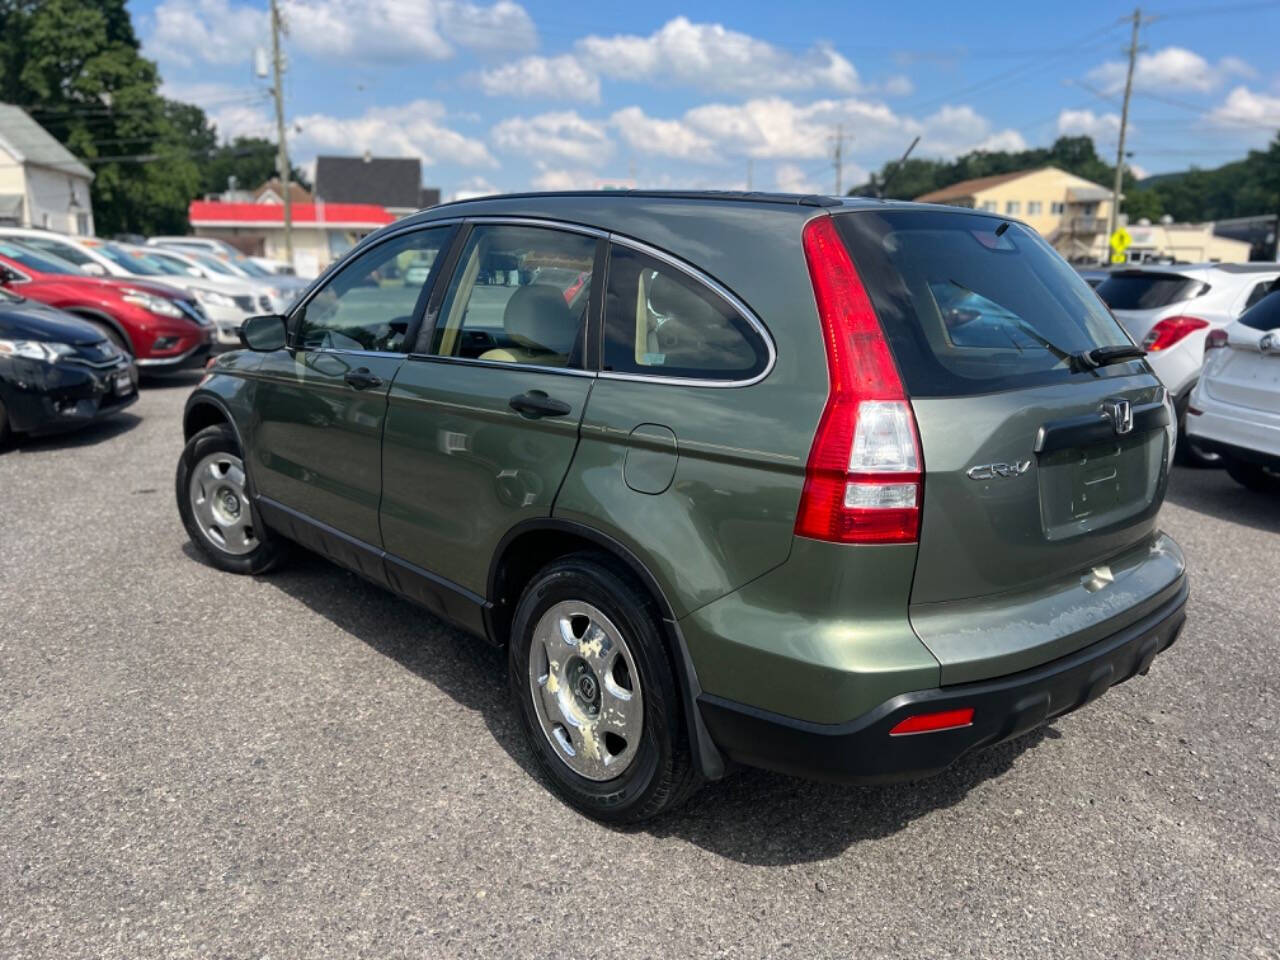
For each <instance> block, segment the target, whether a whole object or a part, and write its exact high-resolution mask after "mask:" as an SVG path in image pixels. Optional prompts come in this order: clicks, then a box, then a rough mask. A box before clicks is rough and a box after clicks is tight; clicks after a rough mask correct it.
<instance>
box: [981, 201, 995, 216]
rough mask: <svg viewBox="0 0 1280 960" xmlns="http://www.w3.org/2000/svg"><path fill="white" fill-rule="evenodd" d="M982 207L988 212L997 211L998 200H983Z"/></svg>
mask: <svg viewBox="0 0 1280 960" xmlns="http://www.w3.org/2000/svg"><path fill="white" fill-rule="evenodd" d="M982 209H983V210H984V211H985V212H987V213H995V212H996V209H997V206H996V202H995V201H994V200H984V201H982Z"/></svg>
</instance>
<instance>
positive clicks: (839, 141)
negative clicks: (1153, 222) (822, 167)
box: [827, 123, 844, 197]
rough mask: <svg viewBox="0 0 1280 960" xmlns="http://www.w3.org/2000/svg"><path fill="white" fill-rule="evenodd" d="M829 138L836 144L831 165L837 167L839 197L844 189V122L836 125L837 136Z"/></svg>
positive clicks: (837, 194) (837, 191)
mask: <svg viewBox="0 0 1280 960" xmlns="http://www.w3.org/2000/svg"><path fill="white" fill-rule="evenodd" d="M827 139H828V140H830V141H832V142H833V143H834V144H835V151H834V152H833V154H832V157H831V165H832V166H833V167H835V168H836V193H835V195H836V196H837V197H840V196H843V195H844V191H843V190H842V189H841V187H843V186H844V124H843V123H842V124H840V125H839V126H837V127H836V132H835V136H832V137H828V138H827Z"/></svg>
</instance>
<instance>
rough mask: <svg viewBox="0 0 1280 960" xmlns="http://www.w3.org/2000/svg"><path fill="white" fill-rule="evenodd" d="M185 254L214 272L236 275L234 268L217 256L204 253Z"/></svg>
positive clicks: (223, 274) (229, 275) (227, 275)
mask: <svg viewBox="0 0 1280 960" xmlns="http://www.w3.org/2000/svg"><path fill="white" fill-rule="evenodd" d="M187 256H189V257H190V258H191V259H192V260H194V261H195V262H196V263H198V264H200V265H201V266H202V267H205V268H206V269H209V270H212V271H213V272H214V273H217V274H221V275H222V276H224V277H234V276H235V275H236V272H235V271H234V270H232V269H231V268H230V267H228V266H227V265H226V264H225V263H223V262H222V261H221V260H219V259H218V258H217V257H213V256H210V255H208V254H206V253H188V254H187Z"/></svg>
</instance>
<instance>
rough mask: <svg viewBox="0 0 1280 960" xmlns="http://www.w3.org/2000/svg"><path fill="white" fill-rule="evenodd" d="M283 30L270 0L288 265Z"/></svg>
mask: <svg viewBox="0 0 1280 960" xmlns="http://www.w3.org/2000/svg"><path fill="white" fill-rule="evenodd" d="M283 30H284V26H283V24H282V23H281V22H280V4H279V3H278V2H277V0H271V64H272V68H273V71H274V77H273V81H272V86H273V88H274V90H273V92H274V93H275V98H276V139H277V143H278V148H277V149H278V153H277V155H276V166H278V167H279V168H280V189H281V192H282V193H283V194H284V254H285V260H286V261H288V263H289V266H293V198H292V197H291V196H290V191H289V142H288V140H287V139H286V138H285V128H284V80H283V77H284V53H283V52H282V51H281V50H280V34H281V32H282V31H283Z"/></svg>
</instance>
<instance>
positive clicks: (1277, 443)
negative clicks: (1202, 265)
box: [1187, 284, 1280, 492]
mask: <svg viewBox="0 0 1280 960" xmlns="http://www.w3.org/2000/svg"><path fill="white" fill-rule="evenodd" d="M1205 346H1206V350H1205V361H1204V372H1203V373H1202V374H1201V376H1200V382H1199V383H1198V384H1197V385H1196V388H1195V390H1194V391H1192V393H1191V404H1190V406H1189V407H1188V409H1187V436H1188V437H1189V438H1190V439H1191V440H1192V442H1194V443H1196V444H1197V445H1198V446H1200V447H1201V449H1204V450H1209V451H1212V452H1214V453H1217V454H1219V455H1220V456H1221V457H1222V459H1223V463H1224V465H1225V466H1226V468H1227V472H1228V473H1230V474H1231V476H1232V477H1233V478H1235V479H1236V480H1238V481H1239V482H1240V483H1242V484H1244V485H1245V486H1246V487H1249V488H1250V489H1253V490H1267V491H1273V492H1276V491H1280V284H1277V285H1276V287H1274V288H1273V289H1272V290H1271V292H1269V293H1268V294H1267V295H1266V296H1265V297H1263V298H1262V299H1261V300H1260V301H1258V303H1257V304H1255V305H1254V306H1253V307H1252V308H1251V309H1249V310H1248V311H1247V312H1246V313H1245V314H1244V316H1242V317H1241V318H1240V319H1239V320H1237V321H1236V322H1235V323H1232V324H1230V325H1229V326H1228V327H1227V328H1226V329H1225V330H1215V331H1214V332H1213V333H1211V334H1210V335H1209V337H1208V340H1207V341H1206V344H1205Z"/></svg>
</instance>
